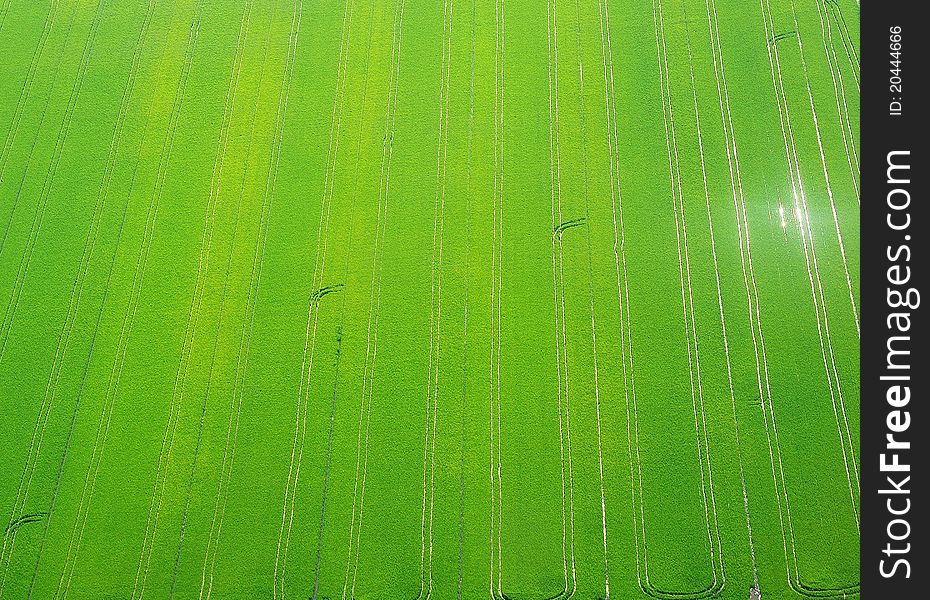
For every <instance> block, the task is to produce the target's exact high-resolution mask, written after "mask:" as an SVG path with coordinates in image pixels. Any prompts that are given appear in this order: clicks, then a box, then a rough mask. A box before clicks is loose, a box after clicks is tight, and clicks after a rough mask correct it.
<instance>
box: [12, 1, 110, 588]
mask: <svg viewBox="0 0 930 600" xmlns="http://www.w3.org/2000/svg"><path fill="white" fill-rule="evenodd" d="M106 1H107V0H98V3H97V7H96V10H95V12H94V17H93V21H92V22H91V26H90V31H89V33H88V35H87V38H86V39H85V42H84V47H83V50H82V53H81V59H80V63H79V66H78V72H77V74H76V75H75V79H74V84H73V85H72V87H71V92H70V95H69V96H68V104H67V106H66V108H65V114H64V117H63V118H62V124H61V126H60V128H59V130H58V135H57V137H56V140H55V147H54V150H53V154H52V159H51V162H50V164H49V167H48V170H47V171H46V174H45V180H44V182H43V185H42V190H41V192H40V196H39V208H38V209H37V213H36V217H35V218H34V220H33V223H32V230H31V232H30V237H29V242H28V244H27V249H26V252H25V254H24V255H23V258H22V260H21V261H20V268H19V271H18V272H17V281H16V282H15V283H14V289H13V293H12V295H11V297H10V304H8V305H7V313H6V314H5V315H4V320H3V325H4V326H5V329H3V332H2V334H0V335H2V342H0V360H2V359H3V354H4V350H5V348H6V344H7V341H8V339H9V332H10V329H11V328H12V321H13V316H14V315H15V313H16V309H17V308H18V305H19V298H20V294H21V292H22V286H23V285H24V283H25V277H26V272H27V271H28V268H29V263H30V261H31V258H32V250H33V248H34V247H35V241H36V238H37V237H38V233H39V229H40V228H41V222H42V216H43V215H44V212H45V206H46V205H47V202H48V197H49V194H50V188H51V184H52V180H53V179H54V177H55V175H56V174H57V172H58V165H59V164H60V159H61V154H62V150H63V147H64V142H65V139H66V138H67V134H68V132H69V130H70V126H71V118H72V117H73V115H74V109H75V106H76V104H77V100H78V97H79V95H80V92H81V88H82V86H83V83H84V76H85V74H86V73H87V65H88V63H89V61H90V57H91V55H92V54H93V48H94V42H95V41H96V38H97V31H98V28H99V25H100V19H101V16H102V13H103V9H104V7H105V6H106ZM75 12H76V10H75ZM74 17H75V14H74V13H72V15H71V20H70V22H69V34H70V32H71V27H72V26H73V24H74ZM63 55H64V51H62V57H63ZM60 66H61V62H59V63H58V67H56V73H55V74H56V77H57V74H58V69H59V68H60ZM49 103H50V101H49ZM49 103H46V109H45V110H47V108H48V104H49ZM45 110H43V113H42V120H43V121H44V118H45V114H46V112H45ZM39 129H40V130H41V127H40V128H39ZM36 138H38V132H37V134H36ZM34 149H35V142H33V146H32V148H31V149H30V152H29V157H30V159H29V162H31V159H32V152H33V150H34ZM27 172H28V169H27V170H26V171H24V173H23V179H25V177H26V173H27ZM21 190H22V181H21V182H20V188H19V191H17V198H18V197H19V194H20V192H21ZM0 251H2V250H0ZM11 306H12V312H11ZM59 341H60V340H59ZM66 345H67V342H66ZM59 374H60V369H59ZM56 388H57V377H56V378H55V383H54V384H53V383H52V377H51V376H50V377H49V385H48V386H47V387H46V393H45V397H44V398H43V402H42V405H41V407H40V410H39V417H38V418H37V420H36V426H35V429H34V430H33V435H32V441H31V443H30V446H29V451H28V453H27V457H26V464H25V465H24V466H23V473H22V476H21V478H20V485H19V487H18V489H17V494H16V500H15V502H14V505H13V510H12V513H11V514H12V515H15V514H17V513H20V512H22V511H23V510H24V508H25V504H26V502H27V501H28V499H29V491H30V489H31V487H32V480H33V476H34V475H35V472H36V469H37V462H38V458H39V454H40V452H41V449H42V444H43V441H44V438H45V432H46V426H47V425H48V420H49V416H50V413H51V410H52V407H53V404H54V395H55V390H56ZM79 405H80V403H79V402H77V403H75V407H74V411H73V413H72V417H71V426H70V428H69V430H68V434H67V438H66V441H65V451H64V454H63V455H62V460H61V467H60V468H59V471H58V475H57V476H56V479H55V483H54V487H53V490H52V497H51V502H50V505H49V509H48V511H46V512H48V513H49V517H48V518H46V520H45V527H44V529H43V533H42V538H41V539H42V541H41V542H40V549H39V555H40V556H41V553H42V550H41V548H42V547H43V546H44V544H45V538H46V535H47V533H48V524H49V522H50V521H51V513H52V511H53V509H54V505H55V499H56V498H57V496H58V487H59V484H60V482H61V474H62V469H63V467H64V457H65V456H66V455H67V448H68V445H69V444H70V440H71V434H72V432H73V429H74V420H75V419H76V417H77V409H78V406H79ZM40 422H41V426H40V424H39V423H40ZM27 473H28V475H27ZM15 542H16V532H15V530H14V531H11V532H10V534H9V535H4V538H3V549H2V553H0V566H2V567H3V577H2V578H0V598H2V597H3V592H4V589H5V584H6V578H7V574H8V572H9V568H10V564H11V562H12V560H13V550H14V547H15ZM33 581H34V577H33ZM31 594H32V584H30V587H29V595H30V596H31Z"/></svg>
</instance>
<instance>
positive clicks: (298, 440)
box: [272, 0, 355, 600]
mask: <svg viewBox="0 0 930 600" xmlns="http://www.w3.org/2000/svg"><path fill="white" fill-rule="evenodd" d="M354 9H355V2H354V0H346V4H345V9H344V12H343V17H342V36H341V40H340V43H339V60H338V66H337V70H336V91H335V94H334V97H333V111H332V117H331V119H330V128H329V147H328V154H327V164H326V171H325V172H324V176H323V193H322V198H321V201H320V203H321V206H320V224H319V229H318V231H317V237H316V239H317V252H316V258H315V259H314V266H313V276H312V280H311V289H312V290H318V289H320V288H321V287H322V283H321V281H322V278H323V275H324V273H325V266H326V263H325V255H326V237H327V235H328V231H329V209H330V206H331V204H332V197H333V186H334V178H335V170H336V160H337V158H338V153H339V138H340V135H341V132H342V112H343V105H344V103H345V97H344V96H345V86H346V81H347V71H348V66H347V65H348V55H349V41H350V38H351V31H352V17H353V14H354V12H355V10H354ZM318 315H319V306H318V305H314V304H313V303H311V304H310V306H309V307H308V310H307V329H306V334H305V339H304V348H303V356H302V358H301V366H300V376H299V380H298V390H297V402H296V411H295V412H296V414H295V417H294V441H293V443H292V445H291V456H290V465H289V466H288V474H287V482H286V483H285V486H284V502H283V506H282V510H281V527H280V529H279V532H278V541H277V545H276V549H275V560H274V572H273V578H272V596H273V598H275V600H277V598H278V597H279V595H280V596H281V597H283V596H284V569H285V565H286V562H287V552H288V546H289V544H290V537H291V528H292V527H293V523H294V512H295V508H296V501H297V481H298V480H299V478H300V465H301V462H302V460H303V444H304V439H305V437H306V431H307V429H306V426H307V413H308V407H307V406H306V401H305V399H304V397H305V392H304V388H305V387H309V384H310V373H311V370H312V369H313V350H314V349H315V347H316V325H317V317H318ZM306 394H309V390H308V391H307V392H306ZM295 464H296V468H295ZM285 531H286V533H285ZM282 546H283V552H282Z"/></svg>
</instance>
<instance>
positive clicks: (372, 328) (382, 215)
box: [342, 0, 406, 600]
mask: <svg viewBox="0 0 930 600" xmlns="http://www.w3.org/2000/svg"><path fill="white" fill-rule="evenodd" d="M405 6H406V0H401V1H400V2H399V3H398V5H397V9H396V10H395V14H394V28H393V35H392V40H391V71H390V75H389V80H388V100H387V112H386V118H385V131H384V138H383V140H382V142H381V143H382V147H381V167H380V174H379V179H378V218H377V221H376V225H375V247H374V251H373V252H372V279H371V293H370V298H369V303H368V324H367V327H366V341H365V367H364V371H363V375H362V396H361V405H360V410H359V422H358V434H357V440H356V458H355V480H354V484H353V492H352V519H351V524H350V526H349V542H348V557H347V559H346V573H345V579H344V582H343V586H342V598H343V600H347V599H353V598H355V587H356V583H357V577H358V570H359V564H358V563H359V555H360V554H361V536H362V522H363V519H364V508H365V485H366V483H367V479H368V452H369V440H370V438H369V432H370V424H371V412H372V408H371V405H372V398H373V396H374V378H375V366H376V361H377V356H378V324H379V321H380V315H381V283H382V270H381V269H382V265H383V260H384V258H383V256H384V240H385V237H386V235H387V220H388V199H389V198H390V176H391V158H392V157H393V154H394V125H395V117H396V114H397V94H398V88H399V83H398V79H399V77H400V50H401V42H402V34H403V19H404V8H405ZM363 430H364V435H363V433H362V432H363ZM363 439H364V443H363V441H362V440H363ZM359 471H361V481H359ZM356 515H357V519H356ZM353 549H354V559H353ZM350 573H351V575H350ZM350 581H351V583H350Z"/></svg>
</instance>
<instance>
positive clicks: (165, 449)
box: [131, 0, 252, 600]
mask: <svg viewBox="0 0 930 600" xmlns="http://www.w3.org/2000/svg"><path fill="white" fill-rule="evenodd" d="M195 10H196V16H195V22H196V25H195V27H192V29H191V31H192V33H193V32H194V31H195V30H196V31H199V28H200V21H201V17H202V15H203V0H201V3H200V4H198V5H197V8H196V9H195ZM251 13H252V2H249V4H247V5H246V6H245V8H244V9H243V14H242V20H241V22H240V27H239V34H238V37H237V40H236V55H235V59H234V63H233V70H232V73H231V75H230V81H229V87H228V88H227V92H226V97H225V100H224V105H223V121H222V124H221V126H220V139H219V141H218V143H217V152H216V156H215V158H214V164H213V175H212V178H211V182H210V194H209V197H208V200H207V206H206V213H205V215H204V228H203V234H202V238H201V244H200V252H199V257H198V263H197V279H196V281H195V284H194V293H193V296H192V298H191V306H190V309H189V310H188V314H187V322H186V326H185V330H184V341H183V344H182V346H181V356H180V360H179V363H178V370H177V373H176V375H175V383H174V390H173V392H172V398H171V404H170V406H169V413H168V420H167V422H166V425H165V432H164V434H163V436H162V441H161V448H160V450H159V454H158V464H157V467H156V471H155V478H154V479H155V481H154V485H153V486H152V495H151V498H150V499H149V508H148V514H147V516H146V523H145V532H144V537H143V541H142V548H141V550H140V552H139V560H138V565H137V567H136V576H135V580H134V583H133V591H132V596H131V598H132V599H133V600H136V598H140V599H141V598H143V597H144V596H145V591H146V584H147V583H148V575H149V571H150V566H151V560H152V554H153V553H154V548H155V538H156V536H157V535H158V524H159V520H160V517H161V509H162V505H163V503H164V499H165V487H166V486H167V482H168V471H169V467H170V465H171V456H172V453H173V450H174V440H175V434H176V432H177V424H178V421H179V420H180V412H181V408H182V406H183V402H184V388H185V384H186V381H187V373H188V369H189V366H190V360H191V355H192V353H193V349H192V348H193V344H194V339H195V337H196V331H197V322H198V321H199V318H200V307H201V303H202V301H203V295H204V289H205V287H206V277H207V273H208V272H209V262H210V257H211V252H212V246H213V233H214V227H215V220H216V208H217V204H218V203H219V195H220V189H221V188H220V185H221V182H222V176H223V167H224V165H225V159H226V150H227V146H228V140H229V130H230V126H231V121H232V117H233V112H234V105H235V99H236V95H237V92H238V86H239V77H240V74H241V72H242V61H243V53H244V47H245V43H246V39H247V37H248V33H249V28H250V23H251ZM190 58H191V59H192V58H193V57H192V56H190ZM185 64H186V65H188V64H189V63H185ZM188 68H189V67H188ZM176 126H177V123H176V122H175V124H174V126H170V127H169V131H171V132H173V131H175V130H176ZM171 135H172V137H173V133H172V134H171Z"/></svg>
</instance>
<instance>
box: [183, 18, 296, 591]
mask: <svg viewBox="0 0 930 600" xmlns="http://www.w3.org/2000/svg"><path fill="white" fill-rule="evenodd" d="M302 15H303V0H295V2H294V15H293V17H292V20H291V32H290V36H289V39H288V54H287V56H286V58H285V73H284V83H283V84H282V87H281V92H280V95H279V98H278V108H277V116H276V120H275V135H274V140H273V142H272V150H271V160H270V163H269V167H268V174H267V176H266V180H265V192H264V196H263V198H262V208H261V221H260V223H259V238H258V241H257V242H256V246H255V254H254V256H253V260H252V270H251V273H250V276H249V296H248V300H247V307H246V317H245V320H244V321H243V328H242V335H241V338H240V342H239V351H238V354H237V356H238V357H239V358H238V359H237V364H236V373H235V382H234V385H233V391H232V400H231V404H230V414H229V424H228V425H227V433H226V444H225V447H224V449H223V463H222V467H221V470H220V481H219V484H218V485H217V491H216V498H215V500H214V508H213V519H212V520H211V523H210V534H209V537H208V539H207V549H206V553H205V555H204V561H203V566H202V569H201V583H200V591H199V594H198V598H200V599H202V598H204V590H206V598H207V600H209V598H210V597H211V595H212V592H213V574H214V570H215V567H216V557H217V551H218V548H219V542H220V535H221V533H222V528H223V521H224V518H225V515H226V505H227V502H228V499H229V485H230V480H231V477H232V469H233V464H234V460H235V454H236V447H237V441H238V433H239V421H240V415H241V412H242V400H243V394H244V391H243V389H242V386H243V385H244V384H243V381H244V378H245V373H246V370H247V368H248V359H249V352H250V349H251V341H252V327H253V324H254V319H255V306H256V302H257V296H258V291H259V285H260V283H261V274H262V270H263V267H264V260H265V243H266V241H267V236H268V221H269V219H270V215H271V208H272V202H273V199H274V196H275V192H276V185H277V175H278V165H279V164H280V157H281V147H282V143H283V136H284V125H285V117H286V114H287V102H288V98H289V95H290V85H291V80H292V77H293V72H294V64H295V61H296V52H297V43H298V37H299V34H300V22H301V17H302ZM221 497H222V500H221V499H220V498H221ZM208 565H209V566H208Z"/></svg>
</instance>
